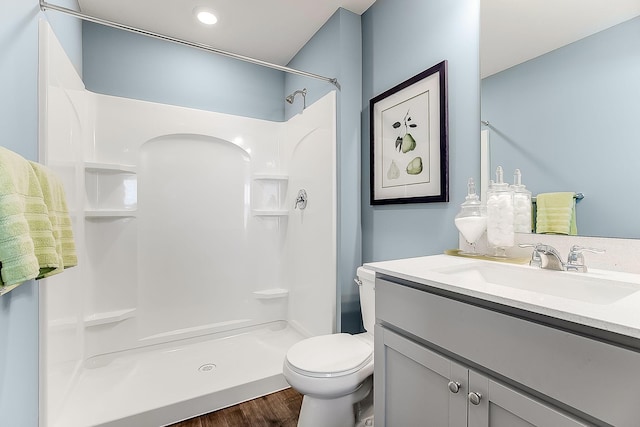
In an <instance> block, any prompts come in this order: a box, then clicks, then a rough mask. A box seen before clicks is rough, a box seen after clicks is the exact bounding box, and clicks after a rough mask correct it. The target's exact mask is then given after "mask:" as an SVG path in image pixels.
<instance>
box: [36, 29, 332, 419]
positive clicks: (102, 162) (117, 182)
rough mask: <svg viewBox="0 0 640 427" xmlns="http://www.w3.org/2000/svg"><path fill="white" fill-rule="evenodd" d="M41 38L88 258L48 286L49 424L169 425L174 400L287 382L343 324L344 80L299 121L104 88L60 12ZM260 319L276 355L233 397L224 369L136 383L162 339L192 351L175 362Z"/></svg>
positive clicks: (45, 125) (48, 107) (57, 157)
mask: <svg viewBox="0 0 640 427" xmlns="http://www.w3.org/2000/svg"><path fill="white" fill-rule="evenodd" d="M41 43H42V45H43V46H45V48H44V49H42V52H43V53H42V54H43V58H42V60H41V72H40V76H41V77H40V78H41V88H43V91H42V93H41V106H42V109H41V117H42V135H41V156H42V157H41V158H42V160H43V161H44V162H45V163H47V164H49V165H50V166H51V167H52V168H54V169H55V170H56V171H58V172H59V174H60V175H61V176H62V177H63V181H64V183H65V189H66V191H67V195H68V197H69V199H70V203H69V205H70V207H71V209H72V216H73V221H74V224H73V225H74V234H75V240H76V245H77V248H78V251H79V255H80V263H79V266H78V267H76V268H74V269H72V270H70V271H69V273H68V274H67V273H65V274H64V275H59V276H54V277H52V278H51V279H46V280H44V281H42V285H41V286H40V290H41V306H42V308H41V348H42V363H41V365H42V375H41V381H42V390H43V398H42V404H41V406H42V409H41V410H42V414H43V417H42V418H43V423H42V425H43V426H46V427H54V426H65V427H72V426H85V425H87V426H88V425H105V426H106V425H109V426H118V425H155V424H156V423H158V421H157V419H156V418H153V417H152V416H151V415H148V414H151V413H162V409H161V408H163V407H169V406H171V408H172V410H171V414H172V415H171V416H176V417H177V416H178V415H176V414H183V415H182V416H185V417H186V416H194V415H197V412H198V411H202V410H204V409H202V408H203V407H206V409H207V410H213V409H216V405H219V407H223V406H228V405H229V404H233V403H234V401H233V399H240V400H246V399H249V398H252V397H257V396H258V395H260V394H264V393H265V392H268V391H269V390H270V391H275V390H277V389H278V388H283V387H286V386H287V385H286V382H285V381H284V378H283V377H281V374H280V372H281V363H282V357H283V356H284V353H285V352H286V349H287V346H288V345H290V344H291V343H292V342H295V340H298V339H302V338H303V337H306V336H310V335H316V334H324V333H331V332H334V331H335V327H336V326H335V320H336V313H335V310H336V166H335V165H336V159H335V158H336V150H335V146H336V128H335V120H336V112H335V102H336V97H335V93H333V92H332V93H330V94H328V95H326V96H325V97H323V98H322V99H321V100H319V101H318V102H316V103H314V104H313V105H311V106H309V107H307V109H306V110H305V111H304V112H303V113H302V114H299V115H297V116H295V117H293V118H292V119H290V120H289V121H287V122H270V121H265V120H258V119H252V118H246V117H239V116H232V115H228V114H222V113H214V112H207V111H201V110H194V109H188V108H183V107H177V106H171V105H164V104H156V103H150V102H144V101H138V100H133V99H126V98H120V97H113V96H106V95H100V94H95V93H90V92H88V91H86V90H84V85H83V83H82V81H81V80H80V78H79V77H78V76H77V74H75V71H74V70H73V67H72V66H71V64H70V62H69V61H68V59H67V58H66V56H65V55H64V52H63V51H62V49H61V48H60V46H59V44H58V43H57V40H55V37H54V36H53V34H52V33H51V32H50V29H49V28H48V26H47V25H46V24H43V27H42V28H41ZM300 189H305V190H306V191H307V193H308V195H309V203H308V205H307V208H306V209H305V210H299V209H294V201H295V196H296V194H297V193H298V191H299V190H300ZM256 331H258V332H257V334H258V335H259V336H260V337H261V338H259V339H258V338H256V340H255V342H256V344H255V345H256V346H264V345H265V342H264V336H269V337H272V338H270V339H272V340H273V341H272V342H269V343H267V344H268V348H269V349H276V350H277V351H276V354H277V356H276V357H275V358H274V362H272V363H271V364H272V365H273V366H268V367H266V368H265V370H264V371H265V372H267V373H264V374H259V373H256V375H257V377H256V378H253V379H246V378H244V379H242V381H244V383H243V384H236V385H234V386H233V387H231V388H230V389H231V390H232V392H231V394H230V396H231V395H232V396H231V397H228V396H224V397H221V398H219V399H218V400H216V399H217V398H215V397H212V396H213V395H210V394H209V393H212V391H211V390H209V389H207V387H209V388H211V387H216V384H215V381H205V382H204V383H203V384H199V385H194V384H191V385H189V384H185V385H184V388H185V391H184V394H180V393H181V392H180V390H178V391H172V392H171V393H169V394H168V395H161V394H158V393H156V390H152V389H150V390H149V391H148V393H147V392H140V391H139V390H144V387H151V388H153V384H146V383H145V381H146V380H145V379H144V378H140V381H139V383H138V382H136V383H133V382H134V381H137V380H136V375H138V372H139V371H140V368H139V367H140V366H147V365H149V366H150V365H151V364H153V363H156V362H157V360H159V358H160V356H157V355H156V353H153V352H154V351H156V350H158V349H160V350H162V351H164V352H165V353H166V354H168V353H167V352H168V351H169V350H172V351H173V353H172V354H180V353H185V361H181V362H177V363H176V362H172V363H171V366H164V367H160V368H159V369H158V370H157V372H160V371H164V370H166V371H167V372H169V371H171V370H172V369H179V367H180V366H182V365H185V364H188V363H190V362H189V360H192V359H194V358H195V357H196V355H187V354H186V353H187V352H188V351H187V350H186V349H187V348H188V346H187V345H191V344H194V343H202V342H204V341H214V340H216V339H219V338H230V337H233V336H240V335H242V336H246V337H249V336H250V334H251V333H253V332H256ZM283 334H286V335H283ZM249 345H251V344H249ZM280 347H281V348H280ZM256 348H258V347H256ZM174 350H175V351H174ZM177 350H180V351H177ZM278 352H280V353H281V354H280V353H278ZM253 353H255V354H256V357H257V358H258V359H257V360H259V357H260V355H261V354H264V351H263V350H260V349H257V350H252V349H251V348H249V349H248V350H242V354H243V355H246V356H251V355H252V354H253ZM151 354H154V356H146V355H151ZM163 354H164V353H163ZM232 356H233V355H230V356H228V357H232ZM131 357H134V358H139V359H136V360H139V361H138V362H135V363H132V364H131V366H130V367H129V368H126V367H127V366H128V365H127V364H125V363H124V360H129V358H131ZM145 357H148V358H149V359H148V360H146V359H144V358H145ZM145 360H146V361H145ZM250 365H251V366H247V367H245V369H244V370H245V371H253V370H255V368H256V365H259V362H251V363H250ZM197 368H198V366H195V367H194V371H197ZM249 368H251V369H249ZM114 369H116V371H115V372H117V374H114ZM101 372H104V374H101ZM176 375H177V374H176ZM239 376H240V375H239ZM261 379H266V380H268V386H260V385H259V382H260V381H261ZM159 380H160V379H159ZM110 381H111V382H110ZM114 381H115V383H113V384H112V382H114ZM199 381H203V380H202V379H200V380H199ZM96 384H97V385H100V386H96ZM109 384H111V385H109ZM269 387H270V388H269ZM96 388H99V389H96ZM113 390H120V391H119V392H118V393H115V392H113ZM133 390H137V391H138V394H140V393H147V394H145V398H144V399H139V398H137V397H136V396H131V397H128V395H127V393H133ZM194 390H203V391H201V392H199V393H200V394H199V395H198V396H194V395H193V393H194ZM190 393H191V394H190ZM87 396H90V397H91V398H92V400H91V402H90V401H88V400H87V399H88V397H87ZM204 397H206V400H203V399H204ZM201 398H202V399H201ZM198 399H201V400H198ZM216 401H217V402H218V403H216V404H213V403H212V402H216ZM238 401H239V400H238ZM95 402H100V408H109V410H108V411H106V412H105V411H103V410H101V409H100V408H98V407H96V409H95V410H92V409H91V408H93V405H95ZM132 402H134V403H135V404H136V405H139V406H135V407H132V405H133V404H134V403H132ZM189 402H195V403H189ZM235 403H237V402H235ZM205 404H206V406H198V405H205ZM176 405H183V406H180V407H177V406H176ZM185 405H186V406H185ZM189 405H191V406H189ZM194 405H195V406H194ZM198 408H200V409H198ZM154 411H155V412H154ZM181 411H182V412H181ZM145 414H146V415H145ZM147 415H148V416H150V417H151V418H135V417H143V416H147ZM154 416H155V415H154ZM131 417H134V418H131ZM118 420H119V421H118ZM123 420H124V421H123ZM152 420H153V421H152ZM163 422H164V421H163ZM174 422H175V420H174ZM127 423H128V424H127Z"/></svg>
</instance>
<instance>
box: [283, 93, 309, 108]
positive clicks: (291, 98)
mask: <svg viewBox="0 0 640 427" xmlns="http://www.w3.org/2000/svg"><path fill="white" fill-rule="evenodd" d="M298 94H300V95H302V109H303V110H304V109H305V108H307V88H304V89H302V90H296V91H295V92H293V93H292V94H291V95H289V96H287V97H286V98H285V100H286V101H287V102H288V103H289V104H293V101H294V100H295V99H296V95H298Z"/></svg>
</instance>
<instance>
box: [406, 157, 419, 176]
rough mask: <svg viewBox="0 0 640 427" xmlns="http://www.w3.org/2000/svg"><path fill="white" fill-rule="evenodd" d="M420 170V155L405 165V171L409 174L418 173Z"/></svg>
mask: <svg viewBox="0 0 640 427" xmlns="http://www.w3.org/2000/svg"><path fill="white" fill-rule="evenodd" d="M420 172H422V157H416V158H415V159H413V160H411V161H410V162H409V164H408V165H407V173H408V174H409V175H418V174H419V173H420Z"/></svg>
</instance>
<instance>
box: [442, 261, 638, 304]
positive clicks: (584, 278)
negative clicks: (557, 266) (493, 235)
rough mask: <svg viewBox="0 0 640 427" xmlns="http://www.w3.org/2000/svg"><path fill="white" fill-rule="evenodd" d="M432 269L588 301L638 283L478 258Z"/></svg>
mask: <svg viewBox="0 0 640 427" xmlns="http://www.w3.org/2000/svg"><path fill="white" fill-rule="evenodd" d="M434 271H436V272H438V273H442V274H446V275H448V276H450V277H451V278H458V279H462V280H465V281H475V282H477V283H478V284H491V285H498V286H506V287H509V288H513V289H521V290H526V291H530V292H537V293H539V294H544V295H552V296H555V297H561V298H567V299H572V300H578V301H582V302H587V303H591V304H602V305H604V304H611V303H614V302H616V301H618V300H620V299H622V298H625V297H627V296H629V295H631V294H633V293H635V292H637V291H639V290H640V285H638V284H635V283H629V282H624V281H619V280H614V279H610V278H607V277H606V275H600V274H598V273H593V274H592V273H573V272H564V271H550V270H542V269H539V268H533V267H528V266H526V267H524V266H523V267H518V266H512V265H506V264H500V263H497V262H496V263H492V262H482V261H481V262H474V263H469V264H464V265H460V266H455V267H446V268H441V269H435V270H434Z"/></svg>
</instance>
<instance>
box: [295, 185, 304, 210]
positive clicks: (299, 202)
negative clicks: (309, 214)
mask: <svg viewBox="0 0 640 427" xmlns="http://www.w3.org/2000/svg"><path fill="white" fill-rule="evenodd" d="M306 207H307V191H306V190H305V189H304V188H303V189H301V190H300V191H298V196H297V197H296V203H295V205H294V206H293V208H294V209H300V210H303V209H304V208H306Z"/></svg>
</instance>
